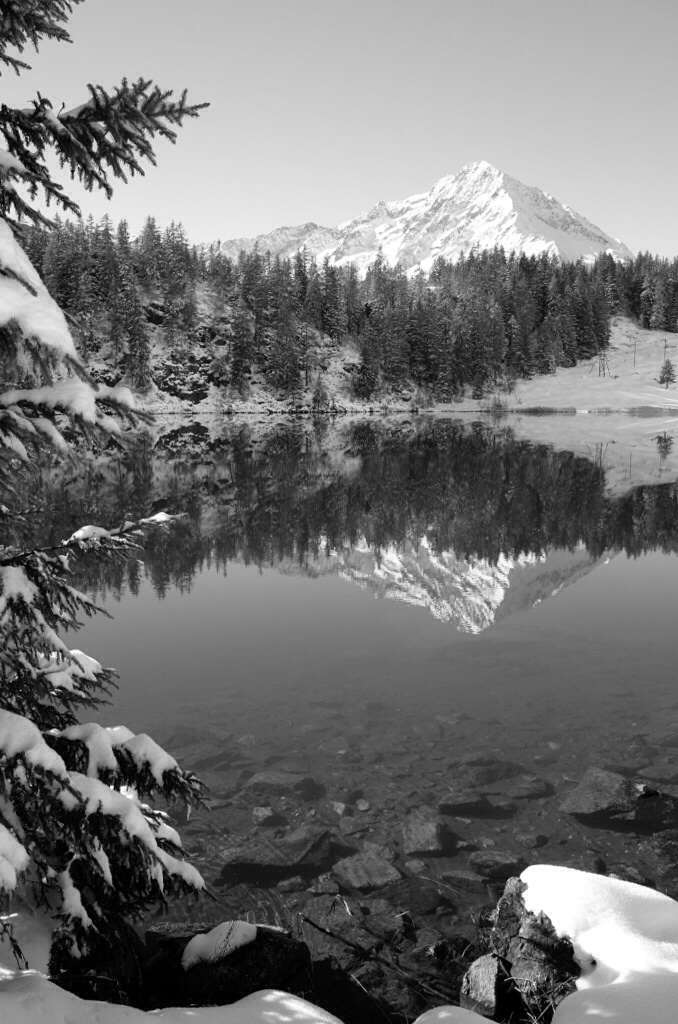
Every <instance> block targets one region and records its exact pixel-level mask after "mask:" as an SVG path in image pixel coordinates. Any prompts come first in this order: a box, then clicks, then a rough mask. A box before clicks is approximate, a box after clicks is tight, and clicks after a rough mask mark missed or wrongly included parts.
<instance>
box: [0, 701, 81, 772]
mask: <svg viewBox="0 0 678 1024" xmlns="http://www.w3.org/2000/svg"><path fill="white" fill-rule="evenodd" d="M17 754H23V756H24V757H25V758H26V760H27V761H28V763H29V764H32V765H38V766H39V767H40V768H44V769H45V771H50V772H54V774H55V775H59V776H61V778H67V777H68V773H67V771H66V765H65V764H64V762H63V761H62V760H61V758H60V757H59V755H58V754H57V753H55V752H54V751H53V750H52V748H51V747H48V746H47V744H46V743H45V741H44V740H43V738H42V735H41V733H40V730H39V729H38V727H37V725H34V724H33V723H32V722H29V720H28V719H27V718H24V717H23V715H15V714H13V712H11V711H0V755H2V756H4V757H7V758H10V757H16V755H17Z"/></svg>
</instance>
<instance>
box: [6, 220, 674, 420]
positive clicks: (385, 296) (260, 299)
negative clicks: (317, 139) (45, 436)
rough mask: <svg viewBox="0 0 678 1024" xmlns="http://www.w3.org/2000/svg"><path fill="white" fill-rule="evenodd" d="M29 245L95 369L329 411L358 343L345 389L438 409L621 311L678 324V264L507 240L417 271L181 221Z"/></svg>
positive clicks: (561, 361) (78, 227)
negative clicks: (197, 230)
mask: <svg viewBox="0 0 678 1024" xmlns="http://www.w3.org/2000/svg"><path fill="white" fill-rule="evenodd" d="M26 249H27V251H28V254H29V256H30V258H31V260H32V261H33V263H34V265H35V266H36V268H37V269H38V270H39V271H40V273H41V274H42V276H43V279H44V280H45V282H46V284H47V286H48V288H49V290H50V291H51V293H52V295H53V296H54V297H55V298H56V300H57V301H58V302H59V304H60V305H61V306H62V308H64V309H65V310H66V311H67V313H68V314H69V316H70V317H71V320H72V324H73V328H74V331H75V333H76V336H77V339H78V342H79V345H80V349H81V351H82V354H83V356H84V358H85V360H86V361H87V362H88V363H89V365H90V368H91V370H92V372H93V375H94V376H95V378H100V379H103V380H105V381H106V382H107V383H117V382H118V381H120V380H123V381H124V382H125V383H128V384H130V385H131V386H132V387H134V388H135V389H137V390H138V391H140V392H142V393H143V392H146V391H148V389H149V388H150V387H151V386H152V385H153V384H155V385H156V386H157V387H158V388H159V389H160V392H166V393H169V394H174V395H176V396H178V397H182V398H192V399H193V400H194V401H199V400H200V399H201V398H203V397H205V395H206V394H207V390H208V389H209V387H210V385H215V386H216V387H218V388H220V389H223V392H224V395H225V396H226V397H227V398H228V397H229V396H230V397H231V398H234V399H238V398H239V399H243V398H246V397H247V396H248V394H249V393H250V390H251V388H252V386H253V383H254V385H255V386H256V384H257V383H258V382H264V383H265V384H266V385H267V386H269V387H270V388H271V389H273V390H274V391H276V392H277V393H279V394H280V395H281V396H284V397H286V398H288V399H289V400H290V401H292V402H293V403H294V402H295V401H296V402H298V403H300V404H307V405H312V406H313V407H314V408H315V409H318V410H321V409H323V408H326V407H327V406H328V404H329V395H328V392H327V389H326V387H325V384H324V383H323V375H324V372H325V371H326V370H327V368H328V365H329V360H330V357H331V355H332V353H333V352H336V351H337V350H338V349H339V347H340V346H341V345H346V344H348V345H350V346H351V347H352V349H353V353H354V354H353V358H351V359H350V360H349V361H348V362H347V363H345V365H344V370H345V374H346V382H345V389H346V395H347V396H350V397H352V398H354V399H364V400H372V399H374V398H376V399H379V398H380V397H381V396H384V395H387V394H395V395H398V394H401V395H402V396H403V397H409V396H410V395H411V394H412V393H413V389H415V388H418V389H420V392H421V393H423V394H425V395H426V397H427V398H428V399H430V400H432V401H435V402H446V401H450V400H452V399H455V398H459V397H461V396H463V395H464V394H466V395H471V396H472V397H474V398H480V397H482V396H483V395H484V394H486V393H487V392H488V391H490V390H493V389H495V388H497V387H503V388H508V389H510V388H511V386H512V383H513V382H514V381H515V380H516V379H517V378H521V377H522V378H524V377H530V376H532V375H534V374H537V373H549V372H553V371H555V369H556V368H557V367H559V366H572V365H574V364H575V363H576V362H577V360H579V359H582V358H587V357H590V356H592V355H595V354H596V353H598V352H600V351H603V350H604V348H605V346H606V344H607V341H608V338H609V325H610V317H611V316H612V315H613V314H616V313H623V314H626V315H629V316H631V317H634V318H636V319H637V320H638V321H639V323H640V324H641V326H644V327H649V328H654V329H658V330H666V331H676V330H678V260H674V261H673V262H669V261H667V260H662V259H659V258H657V257H653V256H650V255H649V254H647V253H645V254H640V255H638V256H637V257H636V259H635V260H634V261H633V262H631V263H621V262H616V261H615V260H614V259H613V258H612V257H611V256H601V257H599V258H598V260H597V261H596V262H595V264H593V265H592V266H586V265H584V264H583V263H580V262H578V263H559V262H558V261H556V260H555V259H553V258H550V257H548V256H546V255H543V256H540V257H527V256H524V255H521V256H517V255H515V254H507V253H506V252H505V251H504V250H503V249H493V250H485V251H482V252H475V251H472V252H470V253H469V254H467V255H466V256H465V257H462V258H461V259H460V260H459V261H458V262H456V263H449V262H447V261H445V260H443V259H438V260H437V261H436V262H435V263H434V265H433V267H432V270H431V273H430V275H428V276H424V275H423V274H417V275H416V276H414V277H411V276H410V277H408V276H407V275H406V273H405V271H404V270H403V269H402V268H401V267H399V266H396V267H389V266H388V265H387V264H386V263H385V261H384V260H383V259H382V258H381V257H379V258H377V260H376V261H375V262H374V263H373V264H372V265H371V266H370V268H369V269H368V271H367V274H366V276H365V278H364V279H361V278H360V277H359V276H358V273H357V271H356V270H355V268H354V267H352V266H347V267H341V268H336V267H333V266H331V265H330V264H329V263H328V262H327V261H325V263H323V265H322V266H320V267H318V266H316V264H315V262H314V261H313V260H311V259H310V258H309V257H308V256H307V255H306V254H305V252H304V251H303V250H302V252H300V253H297V254H296V255H295V256H294V258H293V259H292V260H281V259H279V258H275V259H273V258H271V256H270V254H268V253H262V252H259V251H258V250H256V249H255V250H254V251H253V252H251V253H248V254H246V253H244V252H243V253H241V254H240V256H239V258H238V259H237V260H235V261H234V260H232V259H229V258H228V257H227V256H225V255H224V254H223V253H222V251H221V248H220V245H219V244H218V243H214V244H212V245H209V246H195V245H191V244H190V242H189V241H188V239H187V238H186V235H185V232H184V230H183V228H182V226H181V225H180V224H172V225H171V226H170V227H169V228H167V229H165V230H164V231H161V230H160V229H159V228H158V226H157V225H156V223H155V221H154V220H153V219H152V218H149V219H148V220H147V221H146V224H145V225H144V228H143V230H142V232H141V233H140V235H139V237H138V238H136V239H131V238H130V235H129V231H128V227H127V224H126V223H125V222H124V221H122V222H120V224H118V226H117V228H116V227H114V225H113V224H112V223H111V222H110V220H109V219H108V218H104V219H103V220H101V221H100V222H99V223H98V224H97V223H94V222H93V221H92V220H91V219H90V220H89V221H87V222H76V223H73V222H57V225H56V227H55V229H54V230H53V231H52V232H49V233H48V232H46V231H45V230H44V229H42V228H40V227H35V228H31V229H30V230H29V231H28V233H27V238H26Z"/></svg>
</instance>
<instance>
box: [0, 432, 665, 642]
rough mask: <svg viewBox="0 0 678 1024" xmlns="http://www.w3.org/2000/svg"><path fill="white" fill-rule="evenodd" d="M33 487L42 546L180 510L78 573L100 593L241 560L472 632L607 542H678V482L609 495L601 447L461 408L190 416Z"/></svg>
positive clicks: (15, 538)
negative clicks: (123, 550)
mask: <svg viewBox="0 0 678 1024" xmlns="http://www.w3.org/2000/svg"><path fill="white" fill-rule="evenodd" d="M36 493H39V494H40V495H41V496H42V497H43V500H44V502H45V506H46V514H45V515H44V517H43V518H42V520H40V518H39V516H37V514H36V517H35V518H33V519H32V520H31V523H30V528H31V531H34V530H35V527H36V523H37V524H38V526H39V527H40V531H41V532H40V542H41V543H46V544H50V543H58V542H59V541H60V540H61V538H62V537H66V536H69V534H70V533H72V532H73V530H74V529H77V527H79V526H82V525H83V524H84V523H97V524H99V525H102V526H110V525H111V524H115V523H116V522H120V521H121V520H122V519H125V518H133V517H138V516H143V515H147V514H149V513H151V512H155V511H158V509H159V508H166V509H167V510H168V511H170V512H181V513H183V516H182V518H181V519H180V520H179V521H178V522H177V523H176V524H175V525H174V527H173V529H172V530H171V531H170V532H169V533H167V534H162V533H157V534H155V535H152V536H150V537H149V539H148V543H147V545H146V552H145V556H144V564H143V566H140V565H139V564H138V563H137V562H136V561H132V562H130V563H128V564H121V565H102V564H101V563H97V562H93V563H92V564H89V565H86V566H83V567H82V569H81V574H80V577H79V578H80V581H81V583H82V585H83V586H86V587H87V588H88V589H89V590H90V591H91V592H92V593H96V594H98V595H103V594H104V593H106V592H108V591H110V592H112V593H113V594H114V595H119V594H120V593H121V592H122V591H124V590H130V591H131V592H132V593H136V592H137V590H138V588H139V586H140V584H141V582H142V580H143V579H144V577H145V578H146V579H148V580H150V582H151V585H152V587H153V588H154V590H155V591H156V592H157V593H158V594H159V595H160V596H162V595H163V594H164V593H166V591H167V590H168V589H169V588H171V587H177V588H179V589H181V590H190V588H191V586H192V585H193V580H194V579H195V576H196V574H197V573H199V572H200V571H201V569H202V568H203V567H205V566H208V565H211V566H213V567H216V568H217V569H218V570H222V571H226V569H227V566H228V564H229V562H242V563H244V564H246V565H254V566H262V567H263V566H270V567H273V568H276V569H278V570H279V571H282V572H293V571H294V572H298V573H304V574H307V575H314V574H316V575H318V574H321V573H323V574H324V573H335V574H338V575H342V576H343V577H345V578H347V579H350V580H352V581H354V582H355V583H356V584H358V585H360V586H363V587H365V588H369V589H370V590H371V591H372V592H373V593H374V594H375V595H376V596H380V597H388V598H390V599H396V600H401V601H406V602H407V603H409V604H411V605H413V606H418V607H425V608H427V609H428V610H429V611H430V613H431V614H433V615H435V616H436V617H437V618H438V619H440V620H441V621H445V622H450V623H454V624H455V625H456V626H457V627H458V628H459V629H464V630H467V631H469V632H478V631H480V630H483V629H486V628H487V626H488V625H490V624H491V623H495V622H497V621H499V620H500V619H501V618H502V617H504V616H506V615H510V614H512V613H513V612H515V611H520V610H522V609H525V608H529V607H531V606H532V605H534V604H535V603H536V602H538V601H541V600H544V599H545V598H546V597H547V596H549V595H551V594H553V593H554V592H555V591H557V590H558V589H560V588H561V587H563V586H565V585H567V584H569V583H571V582H573V581H575V580H576V579H578V578H579V577H581V576H582V575H583V574H584V573H586V572H589V571H590V570H591V569H592V568H593V567H595V565H596V564H597V563H598V561H599V560H600V558H601V557H602V556H603V555H605V554H606V553H614V552H617V551H625V552H626V553H627V554H628V555H629V556H631V557H634V556H636V555H638V554H642V553H644V552H646V551H649V550H653V549H656V548H658V549H660V550H662V551H664V552H669V551H678V484H675V483H674V484H666V485H661V486H641V487H637V488H635V489H634V490H631V491H628V492H627V493H625V494H623V495H611V494H609V493H608V492H607V490H606V486H605V474H604V472H603V470H602V468H601V467H600V465H598V464H597V463H596V462H592V461H590V460H589V459H586V458H584V457H582V456H577V455H573V454H572V453H568V452H555V451H554V450H553V449H552V448H549V447H548V446H546V445H531V444H528V443H525V442H519V441H516V439H515V437H514V436H513V434H512V432H511V431H510V430H508V429H502V430H501V431H497V430H492V429H489V428H488V427H486V426H483V425H481V424H472V425H471V426H470V427H469V426H466V425H462V424H460V423H459V422H454V421H449V420H435V419H434V420H431V421H422V422H420V423H416V424H414V423H407V424H403V425H402V426H400V427H399V426H398V424H396V423H392V422H390V421H387V422H385V423H379V422H376V421H374V420H372V421H369V422H359V423H347V424H342V423H341V422H339V424H337V425H336V426H334V427H332V428H331V429H329V430H327V431H326V432H325V431H321V430H316V429H314V425H313V424H312V423H311V422H308V423H306V424H301V423H298V422H294V423H286V424H277V425H275V426H273V427H270V426H269V427H268V430H262V431H257V430H255V429H253V428H252V427H251V426H250V425H247V424H242V423H238V422H236V421H228V420H225V421H223V422H222V424H221V425H220V433H218V434H217V435H215V434H214V432H210V431H209V430H207V429H204V430H201V431H199V432H198V433H197V434H193V433H192V432H190V431H188V432H187V431H186V429H185V428H182V429H181V430H179V431H173V433H172V434H171V435H167V436H165V437H164V438H160V440H159V441H158V442H157V443H155V444H154V442H153V440H152V438H151V437H150V436H147V435H146V436H143V435H142V436H140V437H139V438H137V440H136V441H135V442H134V443H133V444H132V445H131V446H130V448H129V450H128V451H127V452H126V453H123V454H116V455H111V456H110V457H109V456H105V457H100V458H98V459H95V460H91V461H90V462H85V461H84V460H83V461H82V463H81V464H79V465H78V466H75V467H74V466H72V465H71V466H69V467H66V466H62V465H60V464H56V465H54V464H51V465H50V464H47V465H46V466H45V467H43V468H42V470H41V475H40V477H39V478H38V479H37V481H36V480H34V481H32V482H30V483H27V485H26V493H25V494H20V495H19V499H18V500H19V502H21V501H23V504H24V506H28V505H29V504H30V503H31V500H32V499H33V495H34V494H36ZM50 506H51V507H50ZM21 529H22V526H21V524H20V523H14V524H12V525H11V526H10V527H8V528H7V530H6V533H8V534H9V536H8V538H7V541H6V542H7V543H15V544H17V545H21V544H22V543H23V540H22V537H21ZM33 536H35V532H34V533H33Z"/></svg>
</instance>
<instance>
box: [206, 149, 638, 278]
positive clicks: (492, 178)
mask: <svg viewBox="0 0 678 1024" xmlns="http://www.w3.org/2000/svg"><path fill="white" fill-rule="evenodd" d="M255 245H258V246H259V249H260V250H261V252H266V251H267V250H268V251H270V252H271V254H272V255H274V256H276V255H280V256H281V257H288V256H292V255H293V254H294V253H295V252H297V251H298V250H299V249H301V248H302V246H306V249H307V250H308V252H309V253H310V254H311V255H313V256H315V257H316V259H318V260H319V261H320V260H322V259H324V257H325V256H328V257H329V259H330V262H331V263H333V264H336V265H343V264H346V263H355V264H356V266H357V267H358V268H359V269H360V270H361V271H364V270H365V269H366V268H367V267H368V266H369V265H370V264H371V263H373V262H374V259H375V257H376V255H377V253H378V252H379V250H381V251H382V253H383V255H384V258H385V259H386V261H387V262H388V263H389V264H391V265H394V264H396V263H401V264H402V266H404V267H405V268H407V269H408V270H410V271H412V272H413V271H415V270H416V269H417V268H419V267H421V269H422V270H424V271H428V270H430V268H431V265H432V264H433V261H434V260H435V258H436V257H437V256H444V257H445V258H446V259H448V260H456V259H458V257H459V255H460V254H461V253H462V252H468V251H469V250H470V249H473V248H477V249H489V248H492V247H493V246H495V245H499V246H503V247H504V248H505V249H506V250H507V252H508V251H513V252H524V253H526V254H527V255H528V256H532V255H537V254H539V253H542V252H549V253H552V254H553V255H554V256H557V257H559V258H560V259H563V260H576V259H579V257H583V258H584V259H589V260H592V259H594V258H595V256H597V255H598V254H599V253H602V252H609V253H611V254H612V255H613V256H614V257H615V258H617V259H632V258H633V253H632V252H631V251H630V249H628V248H627V247H626V246H625V245H624V244H623V242H620V241H619V239H617V238H612V237H611V236H610V235H607V234H605V232H604V231H602V230H601V229H600V228H598V227H596V226H595V225H594V224H592V223H591V222H590V221H589V220H587V219H586V218H585V217H582V216H581V215H580V214H578V213H575V211H574V210H572V209H570V207H569V206H566V205H565V204H564V203H561V202H559V201H558V200H557V199H554V198H553V196H551V195H549V194H548V193H547V192H542V190H541V189H539V188H535V187H532V186H529V185H523V184H522V183H521V182H520V181H518V180H517V179H516V178H512V177H511V176H510V175H508V174H505V173H504V172H503V171H499V170H497V168H496V167H492V165H491V164H488V163H487V162H486V161H484V160H481V161H480V162H478V163H470V164H466V166H465V167H462V169H461V170H460V171H459V172H458V173H457V174H454V175H448V176H447V177H445V178H441V179H440V181H438V182H436V184H435V185H434V186H433V188H432V189H431V190H430V191H429V192H422V193H421V194H419V195H415V196H410V197H409V199H402V200H400V201H396V202H391V203H385V202H380V203H377V205H376V206H374V207H372V209H371V210H369V211H368V212H367V213H362V214H361V215H360V216H358V217H356V218H355V220H350V221H346V222H345V223H344V224H340V225H339V226H338V227H336V228H323V227H319V226H318V225H317V224H313V223H308V224H302V225H300V226H299V227H285V228H278V229H277V230H275V231H272V232H271V233H270V234H267V235H259V236H258V237H257V238H249V239H247V238H236V239H233V240H231V241H228V242H225V243H224V245H223V252H224V254H225V255H227V256H230V257H231V258H233V259H235V258H237V256H238V253H239V252H240V251H241V249H244V250H245V251H247V252H249V251H251V250H252V249H253V248H254V246H255Z"/></svg>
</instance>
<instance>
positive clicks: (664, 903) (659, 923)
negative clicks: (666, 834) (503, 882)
mask: <svg viewBox="0 0 678 1024" xmlns="http://www.w3.org/2000/svg"><path fill="white" fill-rule="evenodd" d="M521 879H522V881H523V882H525V883H526V885H527V889H526V891H525V892H524V894H523V899H524V902H525V906H526V907H527V909H528V910H530V911H532V912H533V913H538V912H539V911H543V912H544V913H546V914H547V915H548V916H549V918H550V919H551V921H552V922H553V926H554V928H555V930H556V932H557V933H558V935H567V936H568V937H569V938H570V939H571V941H572V945H573V946H574V951H575V957H576V959H577V961H578V962H579V964H580V966H581V968H582V977H581V978H580V979H579V981H578V982H577V989H578V991H577V992H575V993H573V994H572V995H571V996H568V998H567V999H564V1000H563V1002H562V1003H561V1004H560V1006H559V1007H558V1010H557V1011H556V1013H555V1015H554V1018H553V1024H581V1022H582V1021H588V1020H591V1021H594V1020H595V1021H601V1020H604V1021H605V1024H639V1022H641V1021H642V1024H669V1022H671V1021H674V1020H675V1019H676V1015H677V1012H678V1011H677V1010H676V1007H677V1006H678V903H677V902H676V901H675V900H672V899H670V898H669V897H668V896H665V895H663V894H662V893H659V892H656V891H655V890H654V889H648V888H646V887H645V886H642V885H636V884H634V883H633V882H623V881H621V880H619V879H616V878H606V877H604V876H601V875H593V874H589V873H587V872H585V871H576V870H574V869H573V868H564V867H551V866H547V865H543V864H539V865H533V866H531V867H529V868H527V869H526V870H525V871H524V872H523V874H522V875H521Z"/></svg>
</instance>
